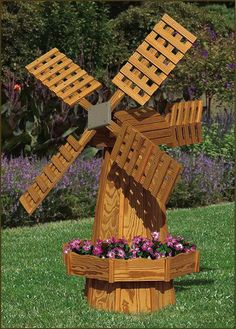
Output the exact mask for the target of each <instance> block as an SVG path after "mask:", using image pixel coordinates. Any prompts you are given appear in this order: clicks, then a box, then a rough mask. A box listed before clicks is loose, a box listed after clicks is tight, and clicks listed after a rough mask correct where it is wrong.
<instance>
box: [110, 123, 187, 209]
mask: <svg viewBox="0 0 236 329" xmlns="http://www.w3.org/2000/svg"><path fill="white" fill-rule="evenodd" d="M111 159H112V160H113V161H114V162H116V163H117V165H118V166H119V167H120V168H122V169H123V170H125V172H126V173H127V174H128V175H130V176H132V177H133V178H134V180H135V181H136V182H137V183H140V184H141V185H142V186H143V187H144V188H145V189H146V190H148V191H150V193H151V194H152V195H153V196H154V197H155V198H156V199H157V200H158V202H159V204H160V206H161V207H162V209H164V208H165V205H166V203H167V201H168V200H169V197H170V194H171V191H172V190H173V188H174V185H175V183H176V181H177V178H178V176H179V174H180V171H181V165H180V164H179V163H178V162H177V161H175V160H174V159H172V158H171V157H170V156H169V155H167V154H166V153H165V152H164V151H161V150H160V148H159V147H158V146H156V145H155V144H154V143H152V142H151V141H150V140H149V139H148V138H146V137H145V136H144V134H141V133H140V132H139V131H137V130H136V129H134V128H133V127H132V126H130V125H129V124H127V123H125V124H123V125H122V129H121V132H120V135H119V136H118V138H117V140H116V143H115V145H114V148H113V150H112V153H111Z"/></svg>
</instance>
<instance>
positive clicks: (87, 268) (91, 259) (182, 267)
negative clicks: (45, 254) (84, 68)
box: [64, 251, 199, 283]
mask: <svg viewBox="0 0 236 329" xmlns="http://www.w3.org/2000/svg"><path fill="white" fill-rule="evenodd" d="M64 261H65V265H66V268H67V273H68V274H69V275H84V276H85V277H87V278H90V279H97V280H102V281H108V282H109V283H114V282H132V281H133V282H135V281H136V282H138V281H139V282H140V281H141V282H147V281H165V282H169V281H170V280H172V279H174V278H176V277H178V276H183V275H185V274H190V273H193V272H199V252H198V251H195V252H191V253H188V254H179V255H177V256H175V257H166V258H161V259H158V260H151V259H143V258H138V259H129V260H124V259H108V258H105V259H102V258H98V257H96V256H90V255H79V254H76V253H74V252H69V253H67V254H65V255H64Z"/></svg>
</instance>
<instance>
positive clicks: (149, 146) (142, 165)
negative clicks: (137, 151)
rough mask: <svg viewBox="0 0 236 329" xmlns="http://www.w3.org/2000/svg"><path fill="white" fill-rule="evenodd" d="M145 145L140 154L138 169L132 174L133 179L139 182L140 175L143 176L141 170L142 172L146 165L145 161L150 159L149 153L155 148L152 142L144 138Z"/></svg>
mask: <svg viewBox="0 0 236 329" xmlns="http://www.w3.org/2000/svg"><path fill="white" fill-rule="evenodd" d="M145 143H146V145H147V147H146V149H145V152H144V154H143V156H142V160H141V162H140V164H139V166H138V170H137V171H136V174H135V175H134V176H133V177H134V179H135V180H136V181H137V182H138V183H139V181H140V179H141V177H142V176H143V172H144V169H145V167H146V165H147V162H148V160H149V159H150V155H151V153H152V152H153V149H154V148H155V146H154V145H153V144H151V143H150V142H149V141H148V140H146V141H145V142H144V145H145Z"/></svg>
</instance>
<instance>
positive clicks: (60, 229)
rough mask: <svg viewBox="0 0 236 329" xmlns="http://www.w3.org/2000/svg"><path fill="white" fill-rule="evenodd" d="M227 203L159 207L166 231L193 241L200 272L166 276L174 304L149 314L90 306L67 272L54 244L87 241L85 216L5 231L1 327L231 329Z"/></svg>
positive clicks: (81, 283)
mask: <svg viewBox="0 0 236 329" xmlns="http://www.w3.org/2000/svg"><path fill="white" fill-rule="evenodd" d="M233 210H234V206H233V204H229V203H228V204H224V205H217V206H209V207H203V208H196V209H191V210H190V209H182V210H173V211H167V218H168V225H169V228H170V232H171V233H173V234H177V235H178V234H180V233H181V235H183V236H184V237H185V238H186V239H187V240H188V241H194V242H195V243H196V245H197V248H198V249H199V250H200V273H195V274H191V275H188V276H184V277H183V278H177V279H176V280H174V285H175V290H176V305H173V306H169V307H167V308H166V309H163V310H161V311H160V312H154V313H152V314H146V315H145V314H137V315H126V314H116V313H110V312H105V311H98V310H94V309H90V308H89V307H88V305H87V303H86V300H85V298H84V295H83V289H84V278H78V277H72V276H67V275H66V274H65V267H64V265H63V261H62V244H63V243H65V242H67V241H69V240H72V239H74V238H82V239H83V238H90V237H91V232H92V224H93V220H92V219H84V220H81V221H80V222H79V223H78V222H75V221H66V222H58V223H49V224H44V225H39V226H37V227H34V228H26V227H24V228H17V229H6V230H4V232H3V241H4V246H3V253H2V257H3V259H2V264H3V265H4V266H3V274H2V327H3V328H235V323H234V321H235V319H234V297H233V289H232V288H233V282H234V274H233V258H234V257H233V248H234V244H233V238H234V233H233V232H234V219H233Z"/></svg>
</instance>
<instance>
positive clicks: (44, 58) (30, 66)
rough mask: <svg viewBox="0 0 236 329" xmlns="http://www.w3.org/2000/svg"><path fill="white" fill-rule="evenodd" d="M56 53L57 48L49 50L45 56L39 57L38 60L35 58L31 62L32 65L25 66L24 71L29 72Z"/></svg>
mask: <svg viewBox="0 0 236 329" xmlns="http://www.w3.org/2000/svg"><path fill="white" fill-rule="evenodd" d="M56 52H58V49H57V48H53V49H51V50H49V51H48V52H47V53H46V54H44V55H42V56H40V57H39V58H37V59H36V60H35V61H33V62H32V63H30V64H28V65H26V67H25V68H26V69H27V70H28V71H31V70H32V69H33V68H34V67H35V66H37V65H38V64H39V63H42V62H43V61H44V60H46V59H48V58H50V56H52V55H54V54H55V53H56ZM30 73H31V72H30Z"/></svg>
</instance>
